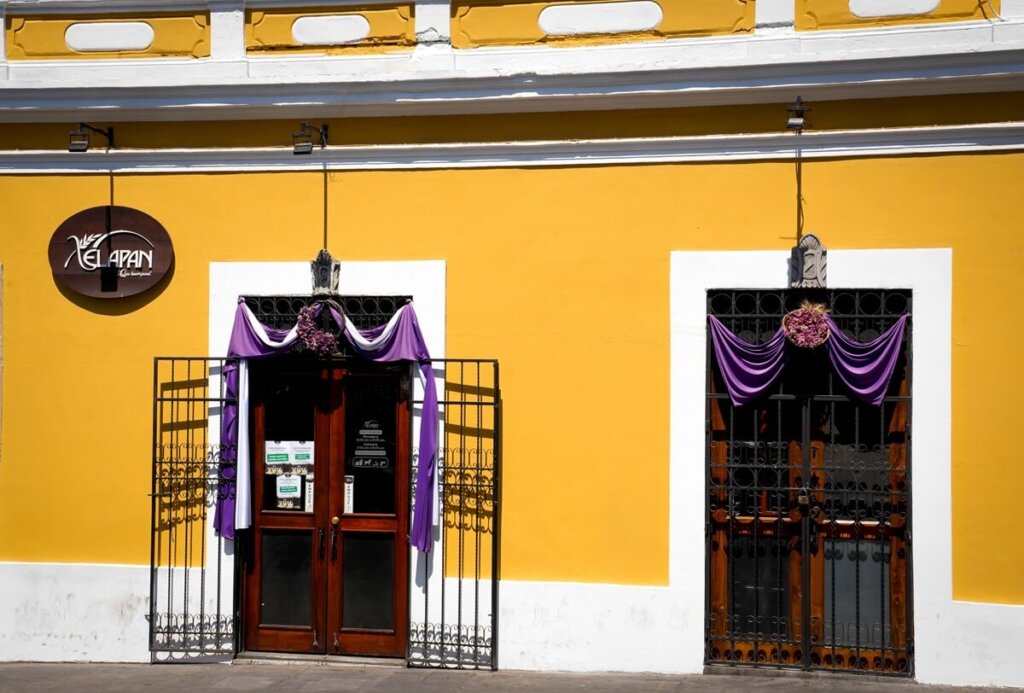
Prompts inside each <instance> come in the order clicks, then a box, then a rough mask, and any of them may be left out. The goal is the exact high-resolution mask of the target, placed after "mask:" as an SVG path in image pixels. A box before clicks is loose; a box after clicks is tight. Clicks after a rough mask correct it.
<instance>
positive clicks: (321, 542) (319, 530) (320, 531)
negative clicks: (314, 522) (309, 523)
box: [316, 527, 324, 561]
mask: <svg viewBox="0 0 1024 693" xmlns="http://www.w3.org/2000/svg"><path fill="white" fill-rule="evenodd" d="M316 531H317V534H318V535H319V539H318V543H319V546H320V560H321V561H322V560H324V528H323V527H317V528H316Z"/></svg>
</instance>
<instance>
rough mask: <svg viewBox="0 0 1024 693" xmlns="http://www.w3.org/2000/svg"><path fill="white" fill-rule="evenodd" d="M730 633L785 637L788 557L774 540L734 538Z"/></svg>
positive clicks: (788, 607)
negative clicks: (731, 631)
mask: <svg viewBox="0 0 1024 693" xmlns="http://www.w3.org/2000/svg"><path fill="white" fill-rule="evenodd" d="M732 570H733V581H734V586H733V608H732V618H733V623H734V624H735V625H734V632H735V633H736V634H737V635H738V636H739V637H745V636H749V637H751V638H753V637H754V635H757V637H758V638H759V639H762V640H763V639H765V638H774V639H779V638H783V639H784V638H786V637H787V636H788V635H789V618H788V614H789V610H790V599H791V597H790V594H789V585H788V582H789V581H788V579H787V578H788V570H789V556H788V551H787V548H786V545H785V544H783V543H782V542H780V541H779V540H777V539H776V538H775V537H736V538H735V539H734V540H733V547H732Z"/></svg>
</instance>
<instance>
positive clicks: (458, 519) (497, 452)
mask: <svg viewBox="0 0 1024 693" xmlns="http://www.w3.org/2000/svg"><path fill="white" fill-rule="evenodd" d="M431 363H432V365H433V366H434V369H435V373H436V374H437V378H438V381H439V383H440V384H439V387H438V404H439V407H440V413H441V425H440V429H441V430H440V432H439V439H438V466H437V480H438V481H437V488H438V499H439V507H438V508H437V518H436V519H437V522H435V525H436V526H435V527H434V540H435V541H434V545H433V550H432V551H431V552H430V553H429V554H417V555H416V559H415V560H414V563H413V575H412V577H413V580H412V595H411V599H410V606H409V611H410V614H409V619H410V623H409V639H408V657H407V659H408V663H409V666H412V667H431V668H445V669H497V665H498V637H497V633H498V579H499V571H500V541H499V539H500V530H501V513H500V507H501V506H500V496H501V487H500V477H501V389H500V386H499V382H498V362H497V361H494V360H468V359H435V360H433V361H431ZM414 406H415V407H417V408H419V407H422V406H423V402H422V401H417V402H416V403H415V404H414ZM418 463H419V460H418V459H415V457H414V460H413V470H412V474H411V478H412V479H413V486H414V487H413V490H412V493H411V494H410V497H413V498H414V497H415V495H416V493H415V479H416V471H417V468H418Z"/></svg>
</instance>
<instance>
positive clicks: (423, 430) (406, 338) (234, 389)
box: [214, 301, 438, 551]
mask: <svg viewBox="0 0 1024 693" xmlns="http://www.w3.org/2000/svg"><path fill="white" fill-rule="evenodd" d="M324 305H325V304H320V305H318V306H317V310H316V314H317V315H319V314H320V312H321V311H322V310H323V306H324ZM327 305H328V306H329V310H330V315H331V318H332V319H333V320H334V322H335V323H336V324H337V325H338V327H339V328H340V329H341V332H342V335H343V336H344V337H345V339H346V340H347V341H348V342H349V344H350V345H351V346H352V349H353V350H354V351H355V352H356V353H357V354H359V355H360V356H363V357H364V358H367V359H370V360H373V361H378V362H388V361H415V362H417V363H418V364H419V367H420V372H421V373H422V374H423V378H424V396H423V418H422V421H421V425H420V438H419V451H418V455H419V458H418V459H419V470H418V473H417V477H416V499H415V502H414V505H413V526H412V535H411V536H410V543H411V544H412V545H413V546H415V547H416V548H417V549H419V550H420V551H429V550H430V546H431V539H432V538H431V525H432V518H433V501H434V495H433V489H434V485H435V478H436V470H437V423H438V412H437V386H436V384H435V382H434V369H433V368H432V367H431V364H430V361H429V359H430V353H429V352H428V351H427V345H426V342H425V341H424V339H423V333H422V332H421V330H420V325H419V320H418V319H417V318H416V311H415V310H413V307H412V304H406V305H405V306H403V307H402V308H401V309H400V310H399V313H398V314H397V316H396V319H397V322H396V324H395V325H394V326H393V328H392V329H391V330H390V331H389V332H387V333H386V334H385V331H386V330H387V328H388V325H382V326H380V327H375V328H372V329H370V330H365V331H360V330H358V329H356V327H355V326H354V325H353V324H352V323H351V321H349V320H347V319H346V318H345V316H344V315H343V314H342V313H341V312H340V311H338V310H337V308H335V307H334V306H331V305H330V304H327ZM247 311H248V309H247V308H246V307H245V304H244V303H242V302H241V301H240V302H239V305H238V309H237V310H236V311H235V322H234V326H233V328H232V330H231V340H230V342H229V344H228V356H229V357H234V358H245V359H249V358H263V357H266V356H270V355H272V354H277V353H282V352H285V351H288V350H290V349H291V348H293V347H294V346H295V344H296V343H297V340H295V339H294V338H293V339H288V336H289V334H290V332H291V331H290V330H276V329H273V328H269V327H266V326H265V325H261V327H262V328H263V329H264V330H265V332H266V335H267V337H268V338H269V339H270V340H272V341H273V342H275V344H267V343H266V342H265V341H264V340H263V339H261V336H260V334H259V333H258V331H257V329H256V328H255V326H254V325H253V324H252V321H251V319H250V316H249V315H248V314H247ZM224 377H225V378H226V384H225V389H226V392H227V395H228V398H229V399H234V401H235V402H237V399H236V398H237V396H238V372H237V366H235V365H234V364H231V365H229V366H228V367H227V368H226V369H225V374H224ZM221 441H222V450H223V451H224V452H222V453H221V478H222V489H221V493H220V494H219V495H218V498H217V508H216V511H215V514H214V527H215V528H216V529H217V531H218V532H219V533H220V534H221V536H224V537H228V538H233V537H234V534H235V490H236V489H235V476H236V471H235V466H236V464H237V461H238V460H237V443H238V405H237V404H235V403H232V404H229V405H227V406H225V407H224V412H223V414H222V417H221ZM243 462H244V460H243Z"/></svg>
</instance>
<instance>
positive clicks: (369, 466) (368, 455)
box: [345, 376, 398, 515]
mask: <svg viewBox="0 0 1024 693" xmlns="http://www.w3.org/2000/svg"><path fill="white" fill-rule="evenodd" d="M397 385H398V383H397V381H396V380H395V379H394V378H381V377H373V378H360V377H358V376H354V377H350V378H349V379H348V381H347V387H346V396H345V497H346V500H345V512H355V513H378V514H388V515H391V514H394V512H395V465H396V464H397V460H396V459H395V453H396V447H395V442H396V435H397V431H396V430H395V426H396V417H395V405H396V401H397V395H398V387H397Z"/></svg>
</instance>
